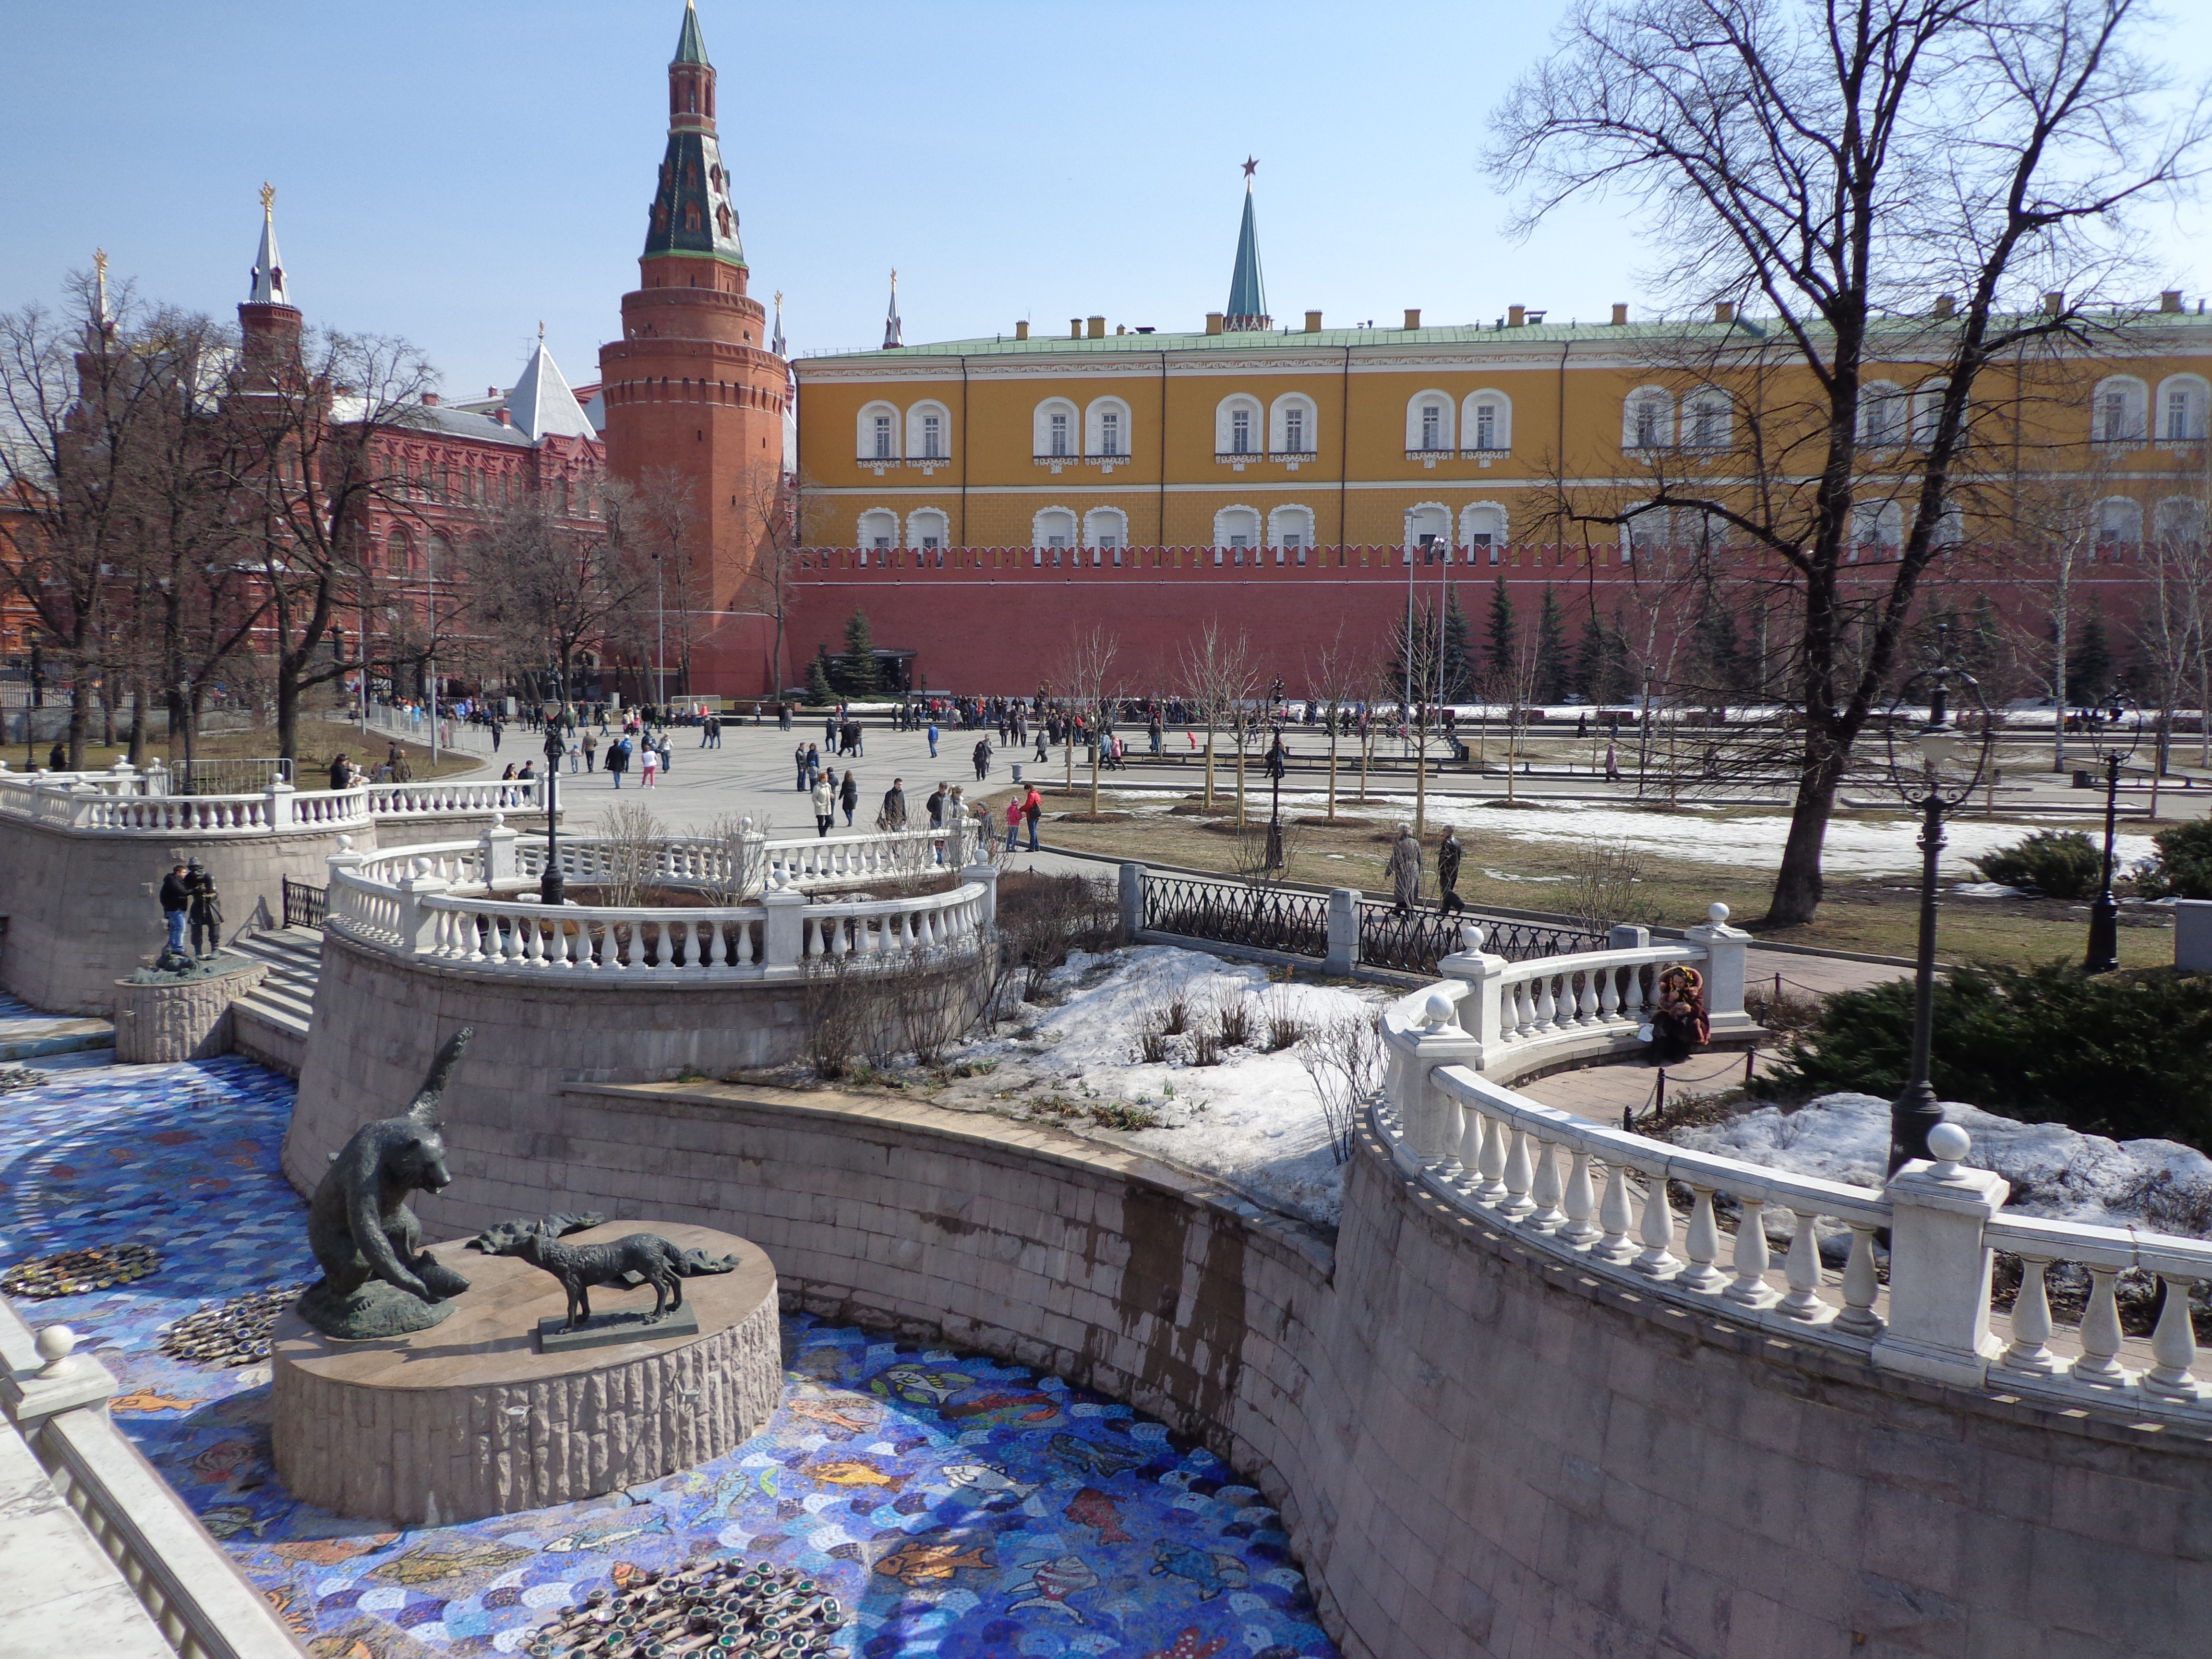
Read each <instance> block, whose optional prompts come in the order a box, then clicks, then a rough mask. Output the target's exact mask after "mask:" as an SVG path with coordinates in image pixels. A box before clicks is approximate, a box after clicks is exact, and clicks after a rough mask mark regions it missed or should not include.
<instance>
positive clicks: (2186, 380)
mask: <svg viewBox="0 0 2212 1659" xmlns="http://www.w3.org/2000/svg"><path fill="white" fill-rule="evenodd" d="M2177 397H2179V398H2184V399H2185V400H2186V402H2185V408H2184V411H2183V412H2184V416H2185V419H2184V424H2183V430H2182V431H2181V432H2180V433H2179V434H2176V433H2175V432H2174V431H2173V430H2172V416H2173V413H2174V410H2173V408H2172V402H2173V399H2174V398H2177ZM2152 408H2153V409H2154V410H2155V411H2156V413H2155V424H2154V437H2155V440H2156V441H2158V442H2160V443H2162V444H2184V443H2197V442H2200V441H2203V437H2204V434H2205V429H2206V428H2205V417H2206V413H2207V410H2208V409H2212V384H2208V383H2207V382H2206V380H2205V379H2204V377H2203V375H2201V374H2169V375H2167V376H2166V378H2165V379H2164V380H2160V382H2159V383H2158V397H2157V399H2156V401H2155V402H2154V404H2152Z"/></svg>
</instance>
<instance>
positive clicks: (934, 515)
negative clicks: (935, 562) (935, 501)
mask: <svg viewBox="0 0 2212 1659" xmlns="http://www.w3.org/2000/svg"><path fill="white" fill-rule="evenodd" d="M932 537H935V538H936V539H937V546H938V548H939V550H942V549H944V548H947V547H950V546H951V544H952V521H951V518H950V517H949V516H948V515H947V514H946V513H945V509H944V508H943V507H916V508H915V510H914V511H913V512H911V513H908V514H907V519H906V544H907V545H908V547H911V548H915V549H917V550H919V549H922V548H925V547H926V546H927V544H928V542H929V539H930V538H932Z"/></svg>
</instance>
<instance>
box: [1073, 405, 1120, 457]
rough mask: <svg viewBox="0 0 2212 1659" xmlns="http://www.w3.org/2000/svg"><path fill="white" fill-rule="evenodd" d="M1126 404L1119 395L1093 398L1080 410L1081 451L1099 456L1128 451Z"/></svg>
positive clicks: (1118, 455)
mask: <svg viewBox="0 0 2212 1659" xmlns="http://www.w3.org/2000/svg"><path fill="white" fill-rule="evenodd" d="M1129 443H1130V437H1129V405H1128V404H1125V403H1123V402H1122V401H1121V399H1120V398H1092V399H1091V406H1090V407H1089V408H1088V409H1086V410H1084V411H1083V453H1085V454H1086V455H1094V456H1097V457H1098V458H1099V459H1102V460H1106V459H1122V458H1125V457H1126V456H1127V454H1128V453H1129Z"/></svg>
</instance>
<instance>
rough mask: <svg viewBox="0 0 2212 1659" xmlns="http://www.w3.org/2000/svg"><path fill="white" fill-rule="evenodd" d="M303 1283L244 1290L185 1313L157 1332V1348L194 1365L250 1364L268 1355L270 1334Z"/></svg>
mask: <svg viewBox="0 0 2212 1659" xmlns="http://www.w3.org/2000/svg"><path fill="white" fill-rule="evenodd" d="M305 1289H307V1285H305V1284H304V1283H303V1284H299V1285H277V1286H276V1288H275V1289H274V1290H268V1291H247V1292H246V1294H245V1295H244V1296H234V1297H231V1298H230V1300H229V1301H228V1302H225V1303H222V1304H220V1305H219V1306H216V1307H213V1308H203V1309H201V1310H199V1312H197V1313H196V1314H186V1315H185V1316H184V1317H183V1318H182V1319H179V1321H178V1322H176V1323H175V1324H173V1325H172V1326H170V1327H169V1328H168V1329H167V1330H165V1331H163V1332H162V1333H161V1352H163V1353H165V1354H167V1355H168V1356H169V1357H170V1358H172V1359H184V1360H189V1361H191V1363H192V1364H196V1365H251V1364H253V1363H254V1362H255V1361H256V1360H258V1359H266V1358H269V1339H270V1333H272V1332H273V1331H275V1330H276V1322H277V1320H278V1319H279V1318H281V1317H282V1316H283V1312H284V1310H285V1309H287V1308H289V1307H290V1306H291V1305H292V1304H294V1303H295V1302H297V1301H298V1300H299V1299H300V1292H301V1291H303V1290H305Z"/></svg>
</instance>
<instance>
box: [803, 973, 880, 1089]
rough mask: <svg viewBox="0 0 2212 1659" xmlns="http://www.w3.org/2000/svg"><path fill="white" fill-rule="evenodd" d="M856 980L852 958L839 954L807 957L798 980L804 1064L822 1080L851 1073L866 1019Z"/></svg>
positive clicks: (834, 1078)
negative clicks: (802, 990) (803, 1013)
mask: <svg viewBox="0 0 2212 1659" xmlns="http://www.w3.org/2000/svg"><path fill="white" fill-rule="evenodd" d="M858 981H860V975H858V974H856V973H854V971H853V967H852V958H851V957H842V956H840V957H811V958H810V959H809V960H808V962H807V963H806V967H805V973H804V975H802V977H801V980H800V983H801V985H802V986H803V987H804V992H803V995H802V997H801V1006H802V1007H803V1008H804V1010H805V1018H806V1059H807V1063H808V1064H809V1065H810V1066H812V1067H813V1068H814V1075H815V1076H817V1077H818V1078H820V1079H822V1080H823V1081H824V1082H825V1083H827V1082H834V1081H836V1079H839V1078H842V1077H844V1076H845V1075H847V1074H848V1073H849V1072H851V1070H852V1069H853V1057H854V1054H857V1053H859V1052H860V1048H861V1041H862V1031H863V1028H864V1026H865V1024H866V1021H865V1018H864V1016H863V1012H862V1010H861V1009H860V1006H859V998H858V996H857V995H856V994H855V993H856V991H857V990H858Z"/></svg>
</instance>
